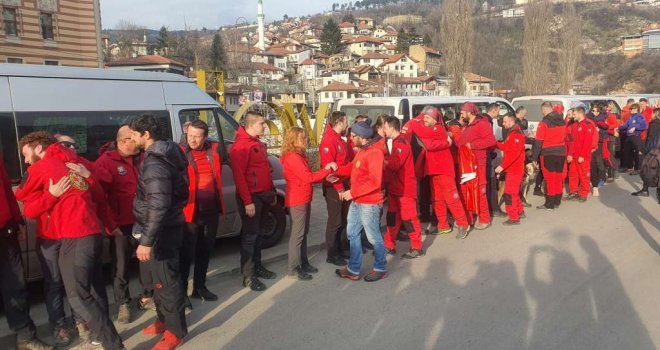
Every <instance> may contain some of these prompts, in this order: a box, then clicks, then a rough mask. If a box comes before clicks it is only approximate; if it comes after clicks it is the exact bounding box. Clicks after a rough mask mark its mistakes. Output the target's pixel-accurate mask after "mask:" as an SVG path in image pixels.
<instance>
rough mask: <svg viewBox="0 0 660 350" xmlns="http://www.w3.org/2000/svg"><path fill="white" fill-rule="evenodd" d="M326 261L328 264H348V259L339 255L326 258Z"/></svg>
mask: <svg viewBox="0 0 660 350" xmlns="http://www.w3.org/2000/svg"><path fill="white" fill-rule="evenodd" d="M325 262H327V263H328V264H332V265H335V266H344V265H346V259H344V258H341V257H338V256H331V257H328V258H327V259H325Z"/></svg>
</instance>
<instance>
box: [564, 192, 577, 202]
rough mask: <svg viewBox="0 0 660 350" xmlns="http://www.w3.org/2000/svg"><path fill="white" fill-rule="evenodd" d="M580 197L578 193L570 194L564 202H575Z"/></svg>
mask: <svg viewBox="0 0 660 350" xmlns="http://www.w3.org/2000/svg"><path fill="white" fill-rule="evenodd" d="M578 197H579V196H578V194H577V193H569V194H568V195H567V196H566V197H564V198H562V200H564V201H574V200H576V199H577V198H578Z"/></svg>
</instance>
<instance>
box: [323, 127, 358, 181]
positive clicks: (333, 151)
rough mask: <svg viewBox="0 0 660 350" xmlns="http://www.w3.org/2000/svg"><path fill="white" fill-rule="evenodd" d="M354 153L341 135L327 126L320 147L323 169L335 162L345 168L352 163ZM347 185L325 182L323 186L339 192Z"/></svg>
mask: <svg viewBox="0 0 660 350" xmlns="http://www.w3.org/2000/svg"><path fill="white" fill-rule="evenodd" d="M352 154H353V151H352V150H351V149H350V147H349V145H348V143H346V141H344V139H342V138H341V135H339V134H337V133H336V132H335V130H333V129H332V126H330V124H327V125H326V126H325V133H324V134H323V139H321V144H320V145H319V157H320V160H321V168H325V166H326V165H328V163H332V162H335V163H337V166H343V165H346V164H348V163H350V162H351V159H352ZM344 185H345V183H344V182H342V181H339V182H337V183H335V184H331V183H329V182H327V181H324V182H323V186H333V187H334V188H335V190H337V191H343V190H344Z"/></svg>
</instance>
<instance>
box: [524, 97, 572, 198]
mask: <svg viewBox="0 0 660 350" xmlns="http://www.w3.org/2000/svg"><path fill="white" fill-rule="evenodd" d="M541 112H542V113H543V115H544V117H543V120H541V122H539V126H538V128H537V130H536V138H535V141H534V146H533V148H532V159H533V160H534V161H536V162H539V164H540V165H541V171H542V172H543V177H544V178H545V182H546V187H547V189H546V193H545V203H544V204H543V205H540V206H537V207H536V208H537V209H547V210H554V209H555V208H557V207H559V205H560V204H561V196H562V192H563V190H562V184H563V181H564V167H565V165H566V164H565V163H566V125H565V123H564V116H563V115H562V114H561V113H558V112H557V111H555V110H553V107H552V103H550V102H548V101H546V102H543V104H541Z"/></svg>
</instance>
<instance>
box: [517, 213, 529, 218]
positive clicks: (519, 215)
mask: <svg viewBox="0 0 660 350" xmlns="http://www.w3.org/2000/svg"><path fill="white" fill-rule="evenodd" d="M518 217H520V218H521V219H527V214H525V212H524V211H523V212H522V213H520V214H518Z"/></svg>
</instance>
